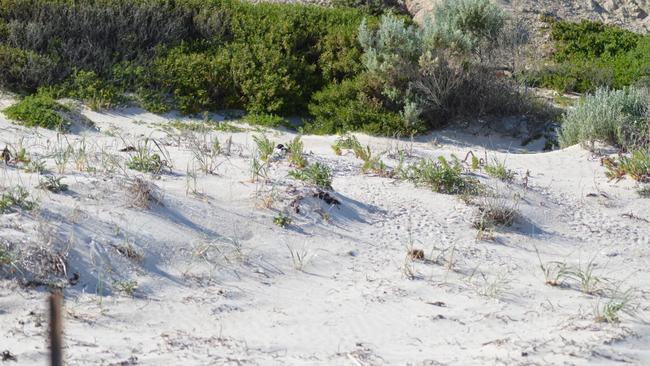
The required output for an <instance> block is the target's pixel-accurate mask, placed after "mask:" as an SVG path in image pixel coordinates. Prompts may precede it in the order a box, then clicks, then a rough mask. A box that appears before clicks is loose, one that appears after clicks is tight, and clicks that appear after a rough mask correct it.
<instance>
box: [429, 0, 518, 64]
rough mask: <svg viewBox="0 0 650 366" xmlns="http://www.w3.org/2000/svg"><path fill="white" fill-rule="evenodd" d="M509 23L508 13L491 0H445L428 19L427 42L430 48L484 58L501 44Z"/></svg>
mask: <svg viewBox="0 0 650 366" xmlns="http://www.w3.org/2000/svg"><path fill="white" fill-rule="evenodd" d="M505 24H506V15H505V13H504V12H503V10H501V8H499V7H498V6H497V5H495V4H494V3H492V2H491V1H490V0H443V1H442V2H441V3H440V4H439V5H438V7H436V10H435V15H434V21H433V22H431V21H429V22H428V25H427V27H426V30H427V31H426V33H425V42H426V43H427V45H428V47H429V49H437V48H447V49H452V50H454V51H456V52H459V53H462V54H463V53H464V54H474V55H477V56H479V57H481V56H482V53H484V52H485V51H486V50H490V49H492V48H494V47H495V46H496V45H497V42H498V39H499V36H500V35H501V32H502V30H503V28H504V25H505Z"/></svg>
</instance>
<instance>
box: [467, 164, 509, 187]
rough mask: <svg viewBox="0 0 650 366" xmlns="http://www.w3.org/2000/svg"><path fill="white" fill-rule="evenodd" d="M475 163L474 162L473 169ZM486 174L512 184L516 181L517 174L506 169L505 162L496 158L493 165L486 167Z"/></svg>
mask: <svg viewBox="0 0 650 366" xmlns="http://www.w3.org/2000/svg"><path fill="white" fill-rule="evenodd" d="M473 167H474V163H473V162H472V168H473ZM485 172H486V173H487V174H488V175H489V176H490V177H492V178H496V179H499V180H501V181H503V182H512V181H513V180H514V179H515V172H514V171H512V170H510V169H508V168H507V167H506V163H505V161H499V160H497V159H496V158H495V159H494V160H493V161H492V164H488V165H486V166H485Z"/></svg>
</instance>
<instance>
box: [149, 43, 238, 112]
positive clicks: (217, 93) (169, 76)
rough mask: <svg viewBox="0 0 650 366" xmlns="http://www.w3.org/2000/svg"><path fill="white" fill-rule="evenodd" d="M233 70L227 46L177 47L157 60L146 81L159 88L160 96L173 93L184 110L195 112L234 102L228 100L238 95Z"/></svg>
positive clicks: (151, 87) (175, 100) (152, 86)
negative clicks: (195, 48) (221, 47)
mask: <svg viewBox="0 0 650 366" xmlns="http://www.w3.org/2000/svg"><path fill="white" fill-rule="evenodd" d="M229 70H230V58H229V55H228V53H227V52H226V51H225V50H223V49H220V48H219V49H216V50H214V51H212V50H211V51H207V52H195V51H192V50H191V49H188V48H187V47H177V48H174V49H172V50H170V51H169V53H168V54H166V55H165V56H162V57H159V58H156V59H155V60H154V61H153V65H152V67H151V75H148V76H149V79H148V80H145V81H144V83H145V84H146V83H148V84H150V85H148V88H147V89H155V90H158V94H157V95H158V96H160V95H161V94H168V95H171V96H172V97H173V100H174V102H175V104H176V107H177V108H178V109H179V110H180V111H181V112H183V113H187V114H193V113H198V112H200V111H202V110H209V109H216V108H223V107H228V106H229V105H230V104H232V103H228V101H227V98H233V97H234V94H235V92H234V85H233V81H232V78H231V77H230V73H229ZM159 99H162V98H159ZM148 100H151V99H148Z"/></svg>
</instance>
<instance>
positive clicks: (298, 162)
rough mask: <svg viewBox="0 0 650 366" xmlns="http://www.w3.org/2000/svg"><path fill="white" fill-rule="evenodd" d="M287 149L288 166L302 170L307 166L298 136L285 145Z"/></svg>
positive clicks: (302, 146)
mask: <svg viewBox="0 0 650 366" xmlns="http://www.w3.org/2000/svg"><path fill="white" fill-rule="evenodd" d="M287 149H289V158H288V160H289V165H291V166H293V167H296V168H298V169H302V168H304V167H306V166H307V159H306V158H305V156H304V154H303V149H304V145H303V143H302V140H301V139H300V136H296V137H295V138H294V139H293V140H291V142H289V143H287Z"/></svg>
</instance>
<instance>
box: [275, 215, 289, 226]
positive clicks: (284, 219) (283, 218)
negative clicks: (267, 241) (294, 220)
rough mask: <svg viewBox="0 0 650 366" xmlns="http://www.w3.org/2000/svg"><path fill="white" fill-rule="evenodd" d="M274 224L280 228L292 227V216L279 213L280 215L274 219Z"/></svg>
mask: <svg viewBox="0 0 650 366" xmlns="http://www.w3.org/2000/svg"><path fill="white" fill-rule="evenodd" d="M273 223H274V224H276V225H278V226H279V227H282V228H285V227H287V226H289V225H291V216H289V215H288V214H286V213H285V212H278V214H277V215H276V216H275V217H274V218H273Z"/></svg>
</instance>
